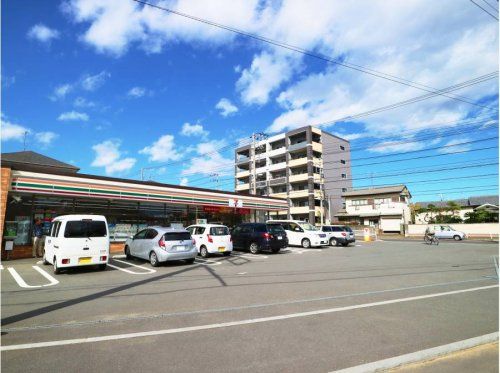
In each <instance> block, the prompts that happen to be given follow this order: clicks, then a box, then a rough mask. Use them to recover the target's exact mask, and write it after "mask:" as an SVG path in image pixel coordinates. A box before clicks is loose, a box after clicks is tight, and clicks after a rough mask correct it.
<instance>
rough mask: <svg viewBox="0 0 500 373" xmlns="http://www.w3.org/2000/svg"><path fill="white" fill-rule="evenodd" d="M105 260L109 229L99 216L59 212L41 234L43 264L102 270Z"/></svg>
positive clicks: (61, 267) (56, 270)
mask: <svg viewBox="0 0 500 373" xmlns="http://www.w3.org/2000/svg"><path fill="white" fill-rule="evenodd" d="M108 260H109V232H108V223H107V221H106V218H105V217H104V216H102V215H62V216H58V217H57V218H55V219H54V220H53V221H52V227H51V229H50V234H49V235H48V236H46V237H45V253H44V255H43V263H44V264H52V265H53V266H54V273H55V274H59V273H60V272H61V269H63V268H67V267H79V266H89V265H97V266H99V269H100V270H104V269H106V265H107V264H108Z"/></svg>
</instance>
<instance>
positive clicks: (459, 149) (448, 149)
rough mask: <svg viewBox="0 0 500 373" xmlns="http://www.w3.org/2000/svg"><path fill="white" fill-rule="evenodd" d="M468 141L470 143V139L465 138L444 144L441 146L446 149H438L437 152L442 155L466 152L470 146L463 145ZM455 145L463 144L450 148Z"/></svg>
mask: <svg viewBox="0 0 500 373" xmlns="http://www.w3.org/2000/svg"><path fill="white" fill-rule="evenodd" d="M469 141H471V139H469V138H466V137H462V138H459V139H454V140H450V141H448V142H447V143H446V144H444V145H443V146H446V147H443V148H441V149H439V150H438V151H439V153H442V154H449V153H455V152H462V151H468V150H470V149H472V145H471V144H463V143H466V142H469ZM455 144H463V145H457V146H452V145H455Z"/></svg>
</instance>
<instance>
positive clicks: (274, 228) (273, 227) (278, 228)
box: [267, 224, 285, 234]
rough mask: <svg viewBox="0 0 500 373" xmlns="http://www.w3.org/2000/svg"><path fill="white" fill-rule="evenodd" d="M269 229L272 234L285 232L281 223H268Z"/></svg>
mask: <svg viewBox="0 0 500 373" xmlns="http://www.w3.org/2000/svg"><path fill="white" fill-rule="evenodd" d="M267 230H268V232H269V233H272V234H283V233H285V230H284V229H283V227H282V226H281V225H278V224H267Z"/></svg>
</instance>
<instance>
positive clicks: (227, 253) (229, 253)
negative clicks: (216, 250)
mask: <svg viewBox="0 0 500 373" xmlns="http://www.w3.org/2000/svg"><path fill="white" fill-rule="evenodd" d="M222 255H224V256H231V251H226V252H225V253H223V254H222Z"/></svg>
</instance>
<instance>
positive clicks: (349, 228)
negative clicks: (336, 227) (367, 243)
mask: <svg viewBox="0 0 500 373" xmlns="http://www.w3.org/2000/svg"><path fill="white" fill-rule="evenodd" d="M342 229H343V230H344V231H346V232H351V233H352V229H351V227H342Z"/></svg>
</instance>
